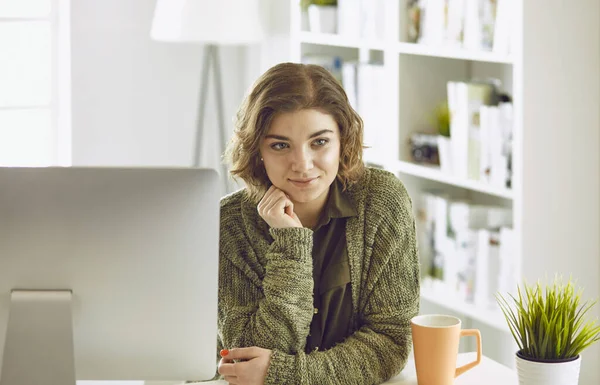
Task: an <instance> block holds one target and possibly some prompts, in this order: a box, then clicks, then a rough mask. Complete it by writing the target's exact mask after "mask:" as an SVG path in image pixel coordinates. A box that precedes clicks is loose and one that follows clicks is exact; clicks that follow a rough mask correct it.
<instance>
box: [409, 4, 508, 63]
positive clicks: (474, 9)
mask: <svg viewBox="0 0 600 385" xmlns="http://www.w3.org/2000/svg"><path fill="white" fill-rule="evenodd" d="M512 3H514V1H513V0H420V1H419V2H418V6H419V15H420V18H419V31H418V39H417V42H418V43H419V44H424V45H432V46H445V47H450V48H464V49H467V50H470V51H493V52H495V53H498V54H508V53H509V50H510V46H511V44H510V39H511V29H512V28H511V23H512V22H513V19H512V17H513V16H512V15H513V13H514V12H512V8H511V7H512V6H513V4H512ZM409 6H410V7H412V6H413V5H412V2H409ZM407 12H408V9H407ZM407 28H408V27H407Z"/></svg>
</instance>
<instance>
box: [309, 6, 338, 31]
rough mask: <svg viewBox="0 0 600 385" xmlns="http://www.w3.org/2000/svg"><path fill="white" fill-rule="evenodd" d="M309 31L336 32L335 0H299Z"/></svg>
mask: <svg viewBox="0 0 600 385" xmlns="http://www.w3.org/2000/svg"><path fill="white" fill-rule="evenodd" d="M301 5H302V8H303V9H305V10H307V11H308V26H309V30H310V31H311V32H319V33H337V9H338V8H337V0H301Z"/></svg>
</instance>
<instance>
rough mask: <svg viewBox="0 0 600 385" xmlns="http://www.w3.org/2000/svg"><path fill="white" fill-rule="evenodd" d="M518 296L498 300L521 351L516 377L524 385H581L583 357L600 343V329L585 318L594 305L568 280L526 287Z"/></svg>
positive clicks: (525, 285) (517, 356) (517, 361)
mask: <svg viewBox="0 0 600 385" xmlns="http://www.w3.org/2000/svg"><path fill="white" fill-rule="evenodd" d="M522 288H523V290H522V289H521V287H517V293H518V294H517V296H516V297H515V296H513V295H512V294H509V296H510V299H509V300H507V299H505V298H504V297H503V296H502V295H501V294H497V295H496V300H497V302H498V304H499V305H500V308H501V309H502V313H503V314H504V317H505V318H506V321H507V323H508V327H509V329H510V332H511V333H512V335H513V337H514V339H515V341H516V342H517V345H518V347H519V350H518V351H517V352H516V364H517V372H518V375H519V383H520V384H521V385H538V384H544V385H558V384H561V385H562V384H573V385H576V384H577V382H578V380H579V369H580V364H581V352H582V351H583V350H584V349H586V348H587V347H588V346H590V345H591V344H593V343H595V342H597V341H598V340H600V325H597V324H596V320H593V321H591V320H588V319H586V314H587V312H588V311H589V310H590V309H591V308H592V307H593V306H594V305H595V303H596V302H595V301H594V302H584V303H581V294H582V290H581V289H578V291H575V288H574V285H573V283H572V281H571V280H570V279H569V281H568V283H567V284H564V283H563V281H562V279H559V278H558V277H556V278H555V279H554V282H553V284H551V285H546V286H545V288H544V287H542V285H541V284H540V283H539V282H538V283H537V284H536V285H531V286H530V285H528V284H527V283H523V285H522Z"/></svg>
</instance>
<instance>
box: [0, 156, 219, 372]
mask: <svg viewBox="0 0 600 385" xmlns="http://www.w3.org/2000/svg"><path fill="white" fill-rule="evenodd" d="M221 184H222V183H220V180H219V175H218V174H217V172H216V171H214V170H208V169H184V168H181V169H177V168H171V169H166V168H162V169H158V168H128V169H124V168H93V167H70V168H60V167H56V168H53V167H50V168H0V364H2V366H1V372H0V376H1V377H2V382H3V383H5V381H7V380H8V379H13V380H15V381H16V380H17V379H22V378H23V376H30V377H27V379H28V380H30V381H33V380H34V378H33V377H31V376H36V375H38V376H39V378H44V376H49V375H53V374H52V373H53V372H57V370H56V368H57V366H56V365H66V368H67V369H66V371H67V372H69V371H70V369H68V368H69V365H71V366H72V367H73V368H74V372H75V376H76V379H77V380H206V379H210V378H212V377H213V376H214V374H215V371H216V357H217V352H216V338H217V277H218V237H219V199H220V196H221ZM9 313H10V317H9ZM9 318H10V319H9ZM73 360H74V361H73ZM73 362H74V363H73ZM53 369H54V370H53ZM35 373H38V374H35ZM54 375H57V374H56V373H54ZM58 375H64V374H58ZM67 376H68V374H67ZM46 378H48V377H46ZM7 383H8V382H7ZM20 383H33V382H27V381H25V382H23V381H21V382H20Z"/></svg>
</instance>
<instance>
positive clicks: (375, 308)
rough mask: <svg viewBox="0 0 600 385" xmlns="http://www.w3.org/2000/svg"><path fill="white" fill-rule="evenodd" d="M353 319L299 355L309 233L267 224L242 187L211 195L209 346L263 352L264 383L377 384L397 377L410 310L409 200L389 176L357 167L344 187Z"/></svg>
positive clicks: (414, 270)
mask: <svg viewBox="0 0 600 385" xmlns="http://www.w3.org/2000/svg"><path fill="white" fill-rule="evenodd" d="M347 192H348V194H349V196H350V197H351V198H352V200H353V201H354V202H355V205H356V208H357V211H358V216H356V217H353V218H349V219H348V222H347V227H346V235H347V251H348V259H349V264H350V275H351V287H352V307H353V318H352V321H351V324H352V325H353V326H352V329H351V330H349V331H348V336H349V337H348V338H346V340H345V341H343V342H342V343H339V344H337V345H336V346H334V347H333V348H331V349H329V350H327V351H322V352H313V353H310V354H305V353H304V346H305V343H306V337H307V335H308V333H309V327H310V323H311V320H312V318H313V276H312V271H313V263H312V241H313V238H312V235H313V232H312V230H311V229H308V228H285V229H270V228H269V226H268V225H267V224H266V222H265V221H264V220H263V219H262V218H261V217H260V216H259V214H258V212H257V208H256V204H254V203H252V202H250V200H249V199H247V198H246V197H247V194H246V192H245V190H240V191H237V192H235V193H233V194H231V195H228V196H226V197H224V198H222V200H221V225H220V226H221V235H220V262H219V316H218V345H219V346H218V350H220V349H222V348H228V349H229V348H236V347H249V346H259V347H262V348H266V349H271V350H272V355H271V363H270V365H269V369H268V371H267V377H266V380H265V384H311V385H312V384H344V385H351V384H361V385H362V384H379V383H381V382H384V381H386V380H388V379H389V378H391V377H393V376H394V375H396V374H398V373H399V372H400V371H401V370H402V369H403V368H404V366H405V364H406V360H407V357H408V354H409V352H410V348H411V341H412V339H411V331H410V319H411V318H412V317H413V316H415V315H417V313H418V312H419V262H418V257H417V245H416V239H415V222H414V217H413V214H412V206H411V200H410V198H409V196H408V194H407V192H406V190H405V188H404V186H403V184H402V183H401V182H400V181H399V180H398V179H397V178H396V177H395V176H394V175H393V174H391V173H389V172H386V171H382V170H377V169H371V168H367V169H366V170H365V173H364V174H363V176H362V177H361V179H360V181H358V182H357V183H355V184H354V185H352V186H351V187H350V188H349V189H348V190H347Z"/></svg>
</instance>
